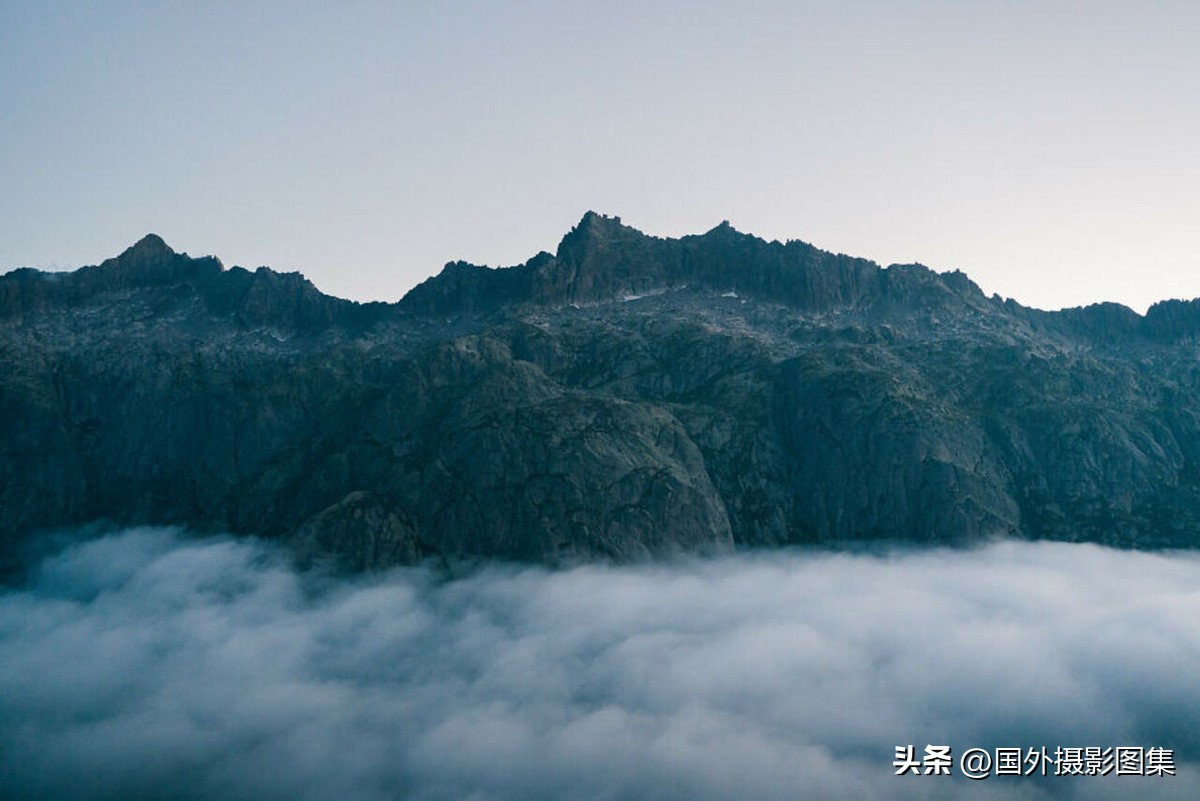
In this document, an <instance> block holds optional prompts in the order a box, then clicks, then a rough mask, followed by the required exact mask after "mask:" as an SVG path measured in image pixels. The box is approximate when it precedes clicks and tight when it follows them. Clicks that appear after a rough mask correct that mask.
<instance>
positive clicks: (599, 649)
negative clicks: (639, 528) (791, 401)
mask: <svg viewBox="0 0 1200 801" xmlns="http://www.w3.org/2000/svg"><path fill="white" fill-rule="evenodd" d="M1198 613H1200V558H1198V556H1197V555H1196V554H1192V553H1184V554H1180V553H1139V552H1125V551H1114V550H1109V549H1105V548H1102V547H1098V546H1094V545H1080V544H1063V543H1023V542H999V543H995V544H992V545H989V546H986V547H982V548H979V549H976V550H896V551H883V552H878V553H871V554H849V553H830V552H812V551H783V552H772V553H761V554H750V555H739V556H732V557H722V558H718V559H708V560H692V561H685V562H679V563H673V564H669V565H661V564H660V565H653V566H641V567H609V566H589V567H579V568H575V569H569V570H559V571H551V570H546V569H541V568H532V567H519V566H512V565H490V566H482V567H479V568H478V569H475V570H472V571H471V572H470V573H469V574H467V575H465V576H461V577H458V578H454V579H452V580H450V579H446V578H445V577H443V576H441V575H440V574H438V573H436V572H435V571H433V570H427V569H423V568H413V569H403V570H396V571H393V572H389V573H386V574H379V575H372V576H367V577H360V578H354V579H345V578H340V579H339V578H334V577H331V576H328V575H321V574H318V573H313V572H309V573H299V572H297V571H296V570H294V569H293V568H291V567H290V565H289V562H288V561H287V560H286V558H285V556H284V555H283V554H282V553H281V552H279V551H278V550H277V549H275V548H274V547H273V546H271V545H269V544H266V543H262V542H259V541H254V540H244V539H239V540H234V539H230V538H204V539H196V538H191V537H188V536H186V535H184V534H183V533H181V532H179V531H175V530H170V529H133V530H127V531H123V532H120V533H117V534H113V535H110V536H106V537H103V538H100V539H91V540H88V541H84V542H78V543H75V544H73V545H71V546H69V547H67V548H66V549H65V550H62V551H60V552H58V553H55V554H53V555H50V556H47V557H45V558H43V559H42V561H41V562H40V564H38V565H36V566H35V567H33V568H32V570H31V572H30V573H29V575H28V577H27V578H25V579H24V580H23V583H22V584H20V585H19V586H13V587H8V588H6V589H4V590H3V592H2V593H0V795H3V796H4V797H10V798H31V797H37V798H48V799H58V798H62V799H67V798H71V799H107V798H113V799H116V798H120V799H157V798H173V799H190V798H197V799H198V798H228V799H251V798H253V799H276V798H279V799H283V798H288V799H341V798H355V799H365V800H368V801H369V800H371V799H394V798H412V799H430V800H432V799H466V798H469V799H514V800H515V799H551V798H572V799H627V798H628V799H635V798H654V799H741V798H758V799H776V798H778V799H784V798H787V799H795V798H816V799H823V798H829V799H841V798H845V799H871V798H878V799H885V798H886V799H893V798H899V799H904V798H914V799H916V798H989V799H991V798H994V799H1025V798H1042V797H1045V798H1051V797H1053V798H1101V799H1103V798H1113V799H1117V798H1122V799H1123V798H1128V797H1140V798H1180V799H1185V798H1186V799H1192V798H1197V797H1200V770H1198V769H1197V763H1198V761H1200V727H1198V726H1197V724H1196V721H1197V719H1198V713H1200V671H1197V670H1196V669H1195V668H1196V666H1197V665H1198V664H1200V614H1198ZM908 744H912V745H914V746H915V748H916V752H917V754H918V756H919V755H920V754H921V753H922V751H923V750H924V747H925V746H926V745H927V744H935V745H937V744H940V745H950V746H951V747H952V749H953V754H954V758H955V759H954V765H953V774H954V775H952V776H925V775H922V776H913V775H908V776H896V775H894V772H895V771H894V768H893V766H892V761H893V759H894V758H895V749H896V746H898V745H908ZM1126 745H1133V746H1144V747H1146V748H1149V747H1152V746H1161V747H1165V748H1170V749H1173V750H1174V757H1175V764H1176V768H1177V772H1178V775H1176V776H1168V777H1165V778H1150V777H1116V776H1112V775H1109V776H1103V777H1095V776H1093V777H1054V776H1050V777H1047V778H1045V779H1039V780H1028V779H1023V778H1018V777H1009V776H992V777H991V778H989V779H987V780H985V781H970V780H967V779H966V778H964V777H963V776H962V775H961V774H960V771H959V764H958V757H959V755H960V754H961V753H962V752H963V751H964V750H966V749H967V748H971V747H982V748H994V747H1021V748H1023V749H1028V748H1040V747H1043V746H1044V747H1046V748H1047V749H1048V751H1050V752H1051V753H1053V751H1054V748H1055V747H1056V746H1064V747H1069V746H1102V747H1110V746H1126ZM1051 772H1053V771H1051Z"/></svg>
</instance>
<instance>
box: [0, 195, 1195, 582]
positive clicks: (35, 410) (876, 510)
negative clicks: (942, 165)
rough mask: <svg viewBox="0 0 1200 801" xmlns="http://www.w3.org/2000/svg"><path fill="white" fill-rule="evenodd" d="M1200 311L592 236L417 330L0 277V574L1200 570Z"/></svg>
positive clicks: (199, 280)
mask: <svg viewBox="0 0 1200 801" xmlns="http://www.w3.org/2000/svg"><path fill="white" fill-rule="evenodd" d="M1198 334H1200V304H1197V303H1196V302H1191V303H1185V302H1181V301H1169V302H1166V303H1163V304H1159V305H1157V306H1155V307H1153V308H1152V309H1151V310H1150V312H1149V313H1148V314H1147V315H1146V316H1144V317H1142V316H1140V315H1137V314H1135V313H1134V312H1132V311H1130V310H1129V309H1126V308H1124V307H1121V306H1116V305H1114V304H1103V305H1099V306H1092V307H1088V308H1083V309H1070V310H1066V311H1063V312H1054V313H1049V312H1041V311H1036V310H1032V309H1026V308H1024V307H1022V306H1020V305H1018V304H1016V303H1013V302H1012V301H1001V300H1000V299H999V298H990V299H989V298H987V297H985V296H984V295H983V294H982V293H981V292H980V291H979V289H978V288H977V287H976V286H975V285H974V284H973V283H971V281H970V280H969V279H967V278H966V276H964V275H962V274H961V273H950V274H941V275H939V274H936V273H934V272H932V271H930V270H928V269H926V268H924V267H921V266H919V265H894V266H892V267H889V268H887V269H881V268H879V267H878V266H876V265H875V264H873V263H871V262H867V261H863V260H861V259H854V258H850V257H847V256H835V255H832V254H829V253H824V252H822V251H819V250H817V249H815V248H813V247H811V246H809V245H806V244H803V243H800V242H789V243H787V244H780V243H778V242H771V243H768V242H764V241H763V240H761V239H757V238H755V237H752V236H748V235H745V234H741V233H738V232H737V231H735V230H733V229H732V228H731V227H729V226H728V225H727V224H722V225H721V226H718V227H717V228H715V229H713V230H712V231H709V232H708V233H706V234H704V235H701V236H690V237H684V238H682V239H678V240H668V239H657V238H654V237H649V236H646V235H644V234H641V233H640V232H638V231H636V230H634V229H632V228H629V227H627V226H624V225H622V224H621V223H620V221H619V220H618V219H614V218H607V217H602V216H600V215H596V214H592V213H589V214H588V215H586V216H585V217H584V218H583V220H582V221H581V222H580V224H579V225H578V226H576V228H575V229H573V230H572V231H571V232H570V233H569V234H568V235H567V236H566V237H565V238H564V239H563V241H562V243H561V244H560V246H559V248H558V250H557V253H556V254H554V255H551V254H548V253H542V254H539V255H538V256H535V257H534V258H533V259H531V260H530V261H529V262H527V263H526V264H524V265H521V266H518V267H513V268H508V269H503V270H492V269H487V268H483V267H476V266H473V265H468V264H463V263H455V264H451V265H448V266H447V267H446V269H445V270H444V271H443V272H442V274H441V275H439V276H438V277H436V278H431V279H429V280H428V281H426V282H425V283H423V284H422V285H420V286H419V287H417V288H415V289H413V290H412V292H410V293H409V294H408V295H407V296H406V297H405V298H404V299H403V300H402V301H401V302H400V303H398V304H393V305H387V304H366V305H362V304H356V303H351V302H348V301H343V300H338V299H336V298H331V297H328V296H326V295H323V294H321V293H320V292H319V291H318V290H317V289H316V288H315V287H313V286H312V284H310V283H309V282H308V281H306V280H305V279H304V278H303V277H301V276H299V275H298V274H280V273H275V272H273V271H271V270H268V269H266V268H260V269H259V270H257V271H255V272H248V271H246V270H242V269H240V268H236V267H235V268H232V269H228V270H226V269H224V268H223V267H222V265H221V264H220V262H219V261H217V260H216V259H214V258H211V257H209V258H202V259H192V258H189V257H187V256H186V255H182V254H177V253H174V252H173V251H172V250H171V249H170V248H169V247H167V245H166V244H165V243H164V242H163V241H162V240H161V239H160V238H158V237H156V236H153V235H151V236H148V237H146V238H145V239H143V240H142V241H141V242H139V243H137V244H136V245H135V246H133V247H132V248H130V249H129V250H127V251H126V252H125V253H123V254H121V255H120V256H118V257H116V258H115V259H110V260H108V261H106V262H104V263H103V264H101V265H99V266H97V267H85V268H83V269H81V270H78V271H76V272H74V273H71V274H67V275H50V274H43V273H39V272H37V271H34V270H17V271H14V272H11V273H9V274H7V275H5V276H3V277H0V543H3V546H2V550H0V554H7V555H8V557H9V558H11V554H12V552H13V550H14V549H15V548H16V547H17V546H18V545H19V544H20V543H21V541H22V540H24V539H25V538H27V537H29V536H31V535H32V534H33V533H34V532H37V531H38V530H41V529H46V528H51V527H56V526H63V525H70V524H76V523H82V522H87V521H92V520H98V519H103V520H110V521H113V522H114V523H118V524H132V523H162V524H174V523H179V524H186V525H188V526H190V527H192V528H194V529H199V530H206V529H208V530H219V529H224V530H231V531H234V532H240V533H248V534H258V535H262V536H269V537H278V538H285V539H288V540H290V541H291V542H292V543H293V544H294V545H295V546H296V550H297V553H298V554H300V555H301V556H302V557H303V558H304V559H306V560H313V559H325V558H333V559H335V560H336V561H338V562H340V563H341V564H342V565H344V566H346V567H348V568H350V569H366V568H372V567H378V566H385V565H390V564H397V563H410V562H413V561H418V560H420V559H423V558H427V557H430V556H440V557H448V558H453V557H461V556H481V557H501V558H511V559H522V560H532V561H542V562H549V563H562V562H572V561H578V560H585V559H593V558H608V559H614V560H622V561H625V560H633V559H641V558H651V557H659V556H664V555H671V554H677V553H707V552H718V551H723V550H728V549H732V548H739V547H758V546H772V545H780V544H785V543H796V542H823V541H831V540H846V539H874V538H887V539H901V540H908V541H915V542H971V541H976V540H979V539H981V538H986V537H990V536H995V535H1018V536H1027V537H1048V538H1057V539H1072V540H1089V541H1096V542H1104V543H1110V544H1120V545H1126V546H1135V547H1158V546H1183V547H1192V546H1195V545H1197V544H1200V540H1198V539H1197V534H1196V532H1197V531H1200V362H1198V361H1197V355H1198V346H1197V336H1198Z"/></svg>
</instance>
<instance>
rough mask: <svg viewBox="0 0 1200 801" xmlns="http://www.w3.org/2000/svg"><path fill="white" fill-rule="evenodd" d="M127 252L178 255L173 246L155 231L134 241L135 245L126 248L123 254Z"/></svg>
mask: <svg viewBox="0 0 1200 801" xmlns="http://www.w3.org/2000/svg"><path fill="white" fill-rule="evenodd" d="M126 254H130V255H138V256H174V255H176V254H175V251H174V250H173V249H172V248H171V246H170V245H168V244H167V243H166V240H164V239H163V238H162V237H161V236H159V235H158V234H154V233H150V234H146V235H145V236H143V237H142V238H141V239H139V240H138V241H137V242H134V243H133V245H131V246H130V247H128V248H126V249H125V252H124V253H122V254H121V255H122V256H124V255H126Z"/></svg>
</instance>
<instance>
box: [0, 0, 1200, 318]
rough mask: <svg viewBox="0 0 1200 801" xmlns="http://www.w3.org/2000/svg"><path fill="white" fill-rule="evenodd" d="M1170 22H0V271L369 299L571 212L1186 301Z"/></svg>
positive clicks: (229, 7)
mask: <svg viewBox="0 0 1200 801" xmlns="http://www.w3.org/2000/svg"><path fill="white" fill-rule="evenodd" d="M1197 40H1200V9H1198V8H1197V7H1195V6H1194V4H1190V3H1183V2H1164V3H1156V4H1154V5H1153V6H1149V5H1145V4H1137V3H1133V2H1096V3H1086V4H1085V3H1069V2H1060V3H1023V2H1019V3H999V2H979V3H972V4H955V3H945V2H918V3H915V4H903V5H901V4H895V3H885V2H879V1H876V2H869V1H867V0H863V1H862V2H847V3H841V4H836V7H835V6H834V5H832V4H817V3H799V4H797V3H777V2H758V3H747V4H741V5H739V6H738V7H737V8H736V9H735V8H732V7H728V6H726V5H724V4H718V3H712V2H702V3H676V2H664V3H658V4H653V5H651V4H622V3H616V4H606V5H604V6H602V7H597V6H595V5H594V4H582V3H571V2H558V3H542V2H529V3H509V4H478V3H463V2H447V3H441V4H428V5H426V4H421V3H400V4H393V3H370V2H364V3H353V4H349V5H346V6H338V7H336V8H332V7H331V8H315V7H314V8H300V7H297V6H295V5H293V4H286V3H264V2H252V3H236V4H235V3H214V4H205V5H204V7H202V8H193V7H190V6H187V5H182V4H172V5H169V6H168V5H164V4H154V3H145V2H114V3H110V4H105V5H104V6H103V7H97V6H92V5H88V4H84V3H81V2H80V3H73V2H68V3H65V4H54V5H51V4H27V3H19V2H14V1H13V0H0V69H3V70H4V74H5V75H8V76H10V78H9V80H6V81H4V82H3V83H2V84H0V114H3V117H4V119H5V125H4V126H0V175H2V176H3V184H4V191H3V192H0V272H4V271H7V270H10V269H14V268H17V267H26V266H28V267H37V268H42V269H68V268H76V267H79V266H83V265H86V264H95V263H98V262H100V261H102V260H103V259H105V258H108V257H110V256H113V255H115V254H117V253H119V252H120V251H121V250H123V249H124V248H125V247H127V246H128V245H130V244H132V243H133V242H135V241H136V240H137V239H139V238H140V237H141V236H143V235H144V234H146V233H148V232H155V233H158V234H160V235H161V236H162V237H163V238H164V239H166V241H167V242H168V243H169V244H170V245H171V246H172V247H174V248H175V249H176V250H179V251H186V252H188V253H191V254H192V255H208V254H212V255H216V256H218V257H220V258H221V259H222V261H223V262H224V263H225V264H226V265H235V264H236V265H242V266H245V267H249V268H253V267H256V266H259V265H264V264H265V265H268V266H270V267H273V268H275V269H278V270H298V271H300V272H302V273H304V274H305V275H306V276H307V277H308V278H310V279H311V280H312V281H313V282H314V283H315V284H316V285H317V286H318V287H319V288H321V289H322V290H323V291H325V292H328V293H330V294H333V295H337V296H341V297H347V298H351V299H355V300H388V301H390V300H395V299H397V298H399V297H400V296H402V295H403V294H404V293H405V292H406V291H407V290H408V289H410V288H411V287H412V286H414V285H416V284H417V283H419V282H420V281H422V280H424V279H425V278H427V277H429V276H430V275H434V274H436V273H437V272H438V271H439V270H440V269H441V266H442V265H443V264H444V263H446V262H448V261H453V260H458V259H463V260H466V261H470V262H474V263H477V264H486V265H489V266H508V265H512V264H518V263H521V262H524V261H525V260H526V259H528V258H529V257H531V256H533V255H534V254H535V253H537V252H538V251H540V250H553V249H554V248H555V246H556V245H557V243H558V241H559V239H561V237H562V236H563V234H565V233H566V232H567V230H569V228H570V227H571V226H572V225H573V224H575V223H576V222H577V221H578V220H579V218H580V216H581V215H582V214H583V213H584V212H585V211H587V210H589V209H591V210H595V211H598V212H601V213H605V214H610V215H617V216H620V217H621V218H622V220H623V221H624V222H626V223H627V224H629V225H632V226H634V227H635V228H638V229H639V230H642V231H644V232H646V233H647V234H651V235H655V236H680V235H684V234H691V233H701V232H703V231H705V230H708V229H709V228H711V227H712V226H714V225H716V224H717V223H719V222H720V221H721V220H724V219H728V220H729V221H730V222H731V223H732V224H733V225H734V226H735V227H736V228H737V229H738V230H741V231H744V232H747V233H751V234H754V235H756V236H760V237H762V238H764V239H767V240H771V239H779V240H781V241H783V240H787V239H802V240H804V241H806V242H810V243H812V244H813V245H815V246H817V247H820V248H823V249H825V250H830V251H833V252H843V253H848V254H851V255H854V256H860V257H864V258H869V259H872V260H874V261H876V262H878V263H879V264H881V265H887V264H891V263H908V262H920V263H922V264H926V265H928V266H930V267H931V268H933V269H935V270H938V271H946V270H952V269H961V270H963V271H964V272H966V273H967V274H968V275H969V276H970V277H971V278H972V279H973V280H974V281H975V282H976V283H978V284H979V285H980V286H981V287H982V289H983V290H984V291H985V292H986V293H988V294H992V293H998V294H1000V295H1002V296H1005V297H1012V298H1014V299H1016V300H1018V301H1019V302H1021V303H1023V304H1026V305H1029V306H1035V307H1039V308H1048V309H1054V308H1062V307H1066V306H1076V305H1085V304H1088V303H1093V302H1099V301H1115V302H1120V303H1124V304H1126V305H1129V306H1131V307H1132V308H1134V309H1136V310H1138V311H1144V310H1145V308H1146V307H1147V306H1149V305H1150V304H1151V303H1153V302H1155V301H1157V300H1161V299H1166V298H1193V297H1197V296H1200V270H1197V269H1196V268H1197V267H1198V266H1200V259H1198V258H1197V256H1196V252H1195V243H1196V241H1197V239H1198V238H1200V160H1197V159H1196V158H1195V146H1194V143H1195V142H1196V141H1200V106H1197V104H1196V103H1195V102H1194V98H1195V97H1197V96H1200V58H1197V57H1196V55H1195V47H1194V42H1195V41H1197Z"/></svg>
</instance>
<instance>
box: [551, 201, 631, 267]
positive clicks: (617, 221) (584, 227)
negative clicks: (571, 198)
mask: <svg viewBox="0 0 1200 801" xmlns="http://www.w3.org/2000/svg"><path fill="white" fill-rule="evenodd" d="M645 236H646V235H645V234H643V233H642V232H641V231H639V230H637V229H636V228H631V227H629V226H628V225H625V224H623V223H622V222H621V218H620V217H616V216H613V217H609V216H608V215H606V214H599V213H597V212H594V211H588V212H586V213H585V214H584V215H583V218H582V219H580V221H579V223H578V224H577V225H576V226H575V227H574V228H572V229H571V230H570V231H568V232H567V235H566V236H564V237H563V238H562V241H561V242H559V244H558V253H557V255H558V257H559V258H562V257H564V256H567V255H572V254H574V255H583V254H585V253H587V252H588V251H590V250H592V249H595V248H598V247H603V246H604V245H606V244H608V243H610V242H612V241H614V240H618V239H625V238H629V237H636V238H642V237H645Z"/></svg>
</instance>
